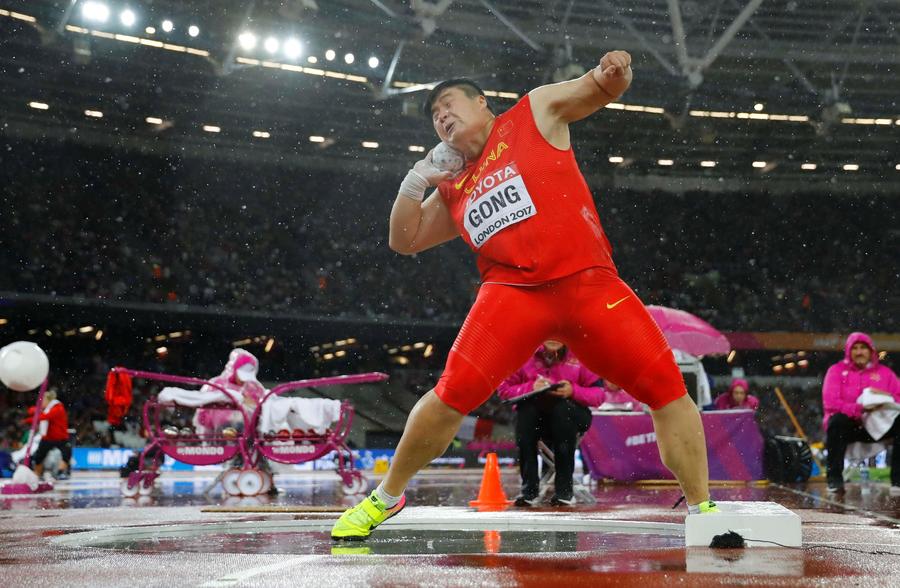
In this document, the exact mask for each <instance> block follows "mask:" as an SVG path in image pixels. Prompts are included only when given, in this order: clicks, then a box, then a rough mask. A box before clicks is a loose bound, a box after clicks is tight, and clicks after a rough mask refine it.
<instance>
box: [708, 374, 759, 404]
mask: <svg viewBox="0 0 900 588" xmlns="http://www.w3.org/2000/svg"><path fill="white" fill-rule="evenodd" d="M749 390H750V386H749V385H748V384H747V380H745V379H743V378H735V379H733V380H731V386H729V387H728V392H723V393H722V394H719V395H718V396H716V401H715V402H714V403H713V405H714V406H715V409H716V410H730V409H736V408H745V409H749V410H756V409H757V408H759V398H757V397H756V396H753V395H752V394H748V391H749Z"/></svg>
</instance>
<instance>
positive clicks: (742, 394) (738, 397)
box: [731, 386, 747, 404]
mask: <svg viewBox="0 0 900 588" xmlns="http://www.w3.org/2000/svg"><path fill="white" fill-rule="evenodd" d="M731 397H732V398H734V402H735V404H743V403H744V400H746V399H747V391H746V390H745V389H744V387H743V386H735V387H734V390H732V391H731Z"/></svg>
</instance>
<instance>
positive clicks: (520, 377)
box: [497, 341, 604, 506]
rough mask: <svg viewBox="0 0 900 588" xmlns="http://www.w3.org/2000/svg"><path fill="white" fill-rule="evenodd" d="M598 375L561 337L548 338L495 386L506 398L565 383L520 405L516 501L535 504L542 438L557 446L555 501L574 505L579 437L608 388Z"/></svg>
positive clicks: (517, 411) (517, 438) (550, 445)
mask: <svg viewBox="0 0 900 588" xmlns="http://www.w3.org/2000/svg"><path fill="white" fill-rule="evenodd" d="M598 380H599V378H598V376H597V375H596V374H594V373H593V372H591V371H590V370H588V369H587V368H585V367H584V366H582V365H581V363H580V362H579V361H578V360H577V359H576V358H575V357H574V356H573V355H572V354H571V353H569V352H568V350H567V349H566V347H565V346H564V345H563V344H562V343H560V342H559V341H545V342H544V344H543V345H541V346H540V347H539V348H538V349H537V351H535V353H534V355H533V356H532V357H531V359H529V360H528V361H527V362H526V363H525V365H523V366H522V367H521V368H520V369H519V370H518V371H516V372H515V373H514V374H513V375H511V376H510V377H509V378H507V379H506V380H505V381H504V382H503V383H502V384H501V385H500V388H499V389H498V390H497V394H498V395H499V396H500V398H502V399H504V400H508V399H512V398H516V397H518V396H522V395H523V394H527V393H529V392H532V391H535V390H540V389H541V388H546V387H547V386H549V385H551V384H556V383H561V384H562V387H560V388H559V389H557V390H553V391H550V392H546V393H544V394H540V395H538V396H535V397H532V398H528V399H525V400H522V401H521V402H519V403H517V404H516V405H515V408H516V445H518V448H519V469H520V472H521V475H522V493H521V494H520V495H519V496H518V497H517V498H516V505H517V506H533V505H534V504H536V503H537V500H538V494H539V488H538V485H539V483H540V479H539V477H538V449H537V444H538V441H539V440H541V439H543V440H544V442H545V443H547V444H548V446H549V447H550V449H552V450H553V453H554V456H555V461H556V478H555V488H556V493H555V495H554V496H553V499H552V500H551V504H554V505H557V506H559V505H572V504H575V496H574V494H573V488H572V476H573V474H574V470H575V449H576V447H575V442H576V440H577V438H578V435H580V434H583V433H584V432H585V431H587V430H588V429H589V428H590V426H591V411H590V408H589V407H591V406H599V405H600V404H602V403H603V399H604V390H603V388H599V387H596V386H595V384H596V383H597V381H598Z"/></svg>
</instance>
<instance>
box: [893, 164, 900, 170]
mask: <svg viewBox="0 0 900 588" xmlns="http://www.w3.org/2000/svg"><path fill="white" fill-rule="evenodd" d="M894 169H895V170H897V171H900V163H898V164H897V165H895V166H894Z"/></svg>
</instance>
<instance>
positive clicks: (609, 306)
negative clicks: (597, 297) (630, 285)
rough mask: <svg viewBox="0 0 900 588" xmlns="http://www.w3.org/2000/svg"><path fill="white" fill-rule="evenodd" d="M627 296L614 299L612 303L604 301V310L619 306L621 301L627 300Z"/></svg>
mask: <svg viewBox="0 0 900 588" xmlns="http://www.w3.org/2000/svg"><path fill="white" fill-rule="evenodd" d="M628 298H629V297H628V296H626V297H625V298H623V299H621V300H616V301H615V302H613V303H612V304H610V303H609V302H607V303H606V310H612V309H614V308H615V307H617V306H619V305H620V304H621V303H623V302H625V301H626V300H628Z"/></svg>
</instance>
